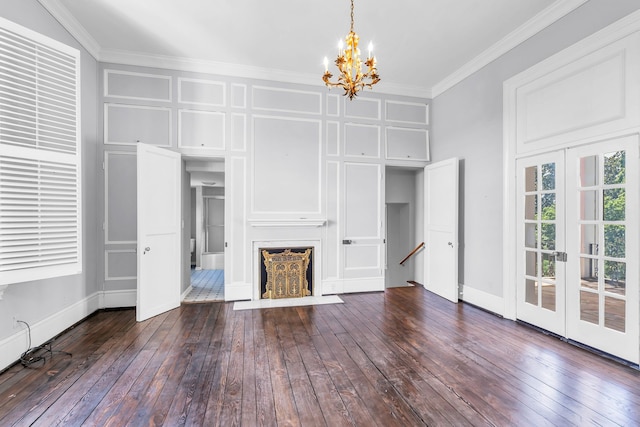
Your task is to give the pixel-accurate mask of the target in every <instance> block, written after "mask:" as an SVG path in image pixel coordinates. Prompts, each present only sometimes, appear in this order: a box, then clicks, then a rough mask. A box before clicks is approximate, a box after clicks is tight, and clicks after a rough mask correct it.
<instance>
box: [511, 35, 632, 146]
mask: <svg viewBox="0 0 640 427" xmlns="http://www.w3.org/2000/svg"><path fill="white" fill-rule="evenodd" d="M638 46H640V34H634V35H632V36H628V37H626V38H624V39H622V40H620V41H618V42H616V43H612V44H610V45H607V46H605V47H603V48H601V49H599V50H596V51H594V52H591V53H590V54H587V55H584V56H582V57H580V58H579V59H576V60H573V61H570V62H568V63H567V62H565V63H564V64H562V65H560V66H557V65H556V66H555V67H554V68H551V69H549V70H544V71H542V70H541V71H540V72H539V73H533V72H532V73H531V74H537V75H536V76H535V77H533V78H532V79H531V80H530V81H528V82H527V83H524V84H521V85H519V87H518V89H517V92H516V93H515V109H516V129H515V131H516V141H517V148H518V152H531V151H534V150H539V149H543V148H548V147H552V146H556V145H558V144H562V143H567V142H571V141H578V140H580V139H581V138H584V137H585V136H586V135H588V134H594V133H600V134H602V133H606V132H611V131H613V130H615V129H620V128H625V127H630V126H638V125H640V97H638V96H629V94H637V93H639V92H640V84H639V83H638V79H636V78H633V76H634V75H637V73H638V69H639V68H640V49H639V48H638ZM563 60H564V58H563ZM567 60H568V59H567ZM567 60H564V61H567ZM556 64H557V61H556Z"/></svg>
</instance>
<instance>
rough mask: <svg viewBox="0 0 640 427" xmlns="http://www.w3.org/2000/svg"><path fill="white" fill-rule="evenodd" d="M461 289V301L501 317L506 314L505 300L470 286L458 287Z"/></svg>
mask: <svg viewBox="0 0 640 427" xmlns="http://www.w3.org/2000/svg"><path fill="white" fill-rule="evenodd" d="M458 286H459V289H460V299H461V300H462V301H464V302H466V303H469V304H473V305H475V306H478V307H480V308H482V309H483V310H488V311H491V312H493V313H496V314H498V315H500V316H503V315H504V314H503V313H504V307H505V306H504V298H502V297H499V296H496V295H492V294H490V293H487V292H484V291H481V290H479V289H476V288H473V287H471V286H469V285H462V284H460V285H458Z"/></svg>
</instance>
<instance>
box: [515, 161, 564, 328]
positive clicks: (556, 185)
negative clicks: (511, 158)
mask: <svg viewBox="0 0 640 427" xmlns="http://www.w3.org/2000/svg"><path fill="white" fill-rule="evenodd" d="M516 185H517V188H518V192H517V200H518V205H517V215H518V229H517V232H516V239H517V246H516V247H517V248H518V252H517V262H516V271H517V277H518V282H517V289H516V294H517V316H518V319H520V320H523V321H525V322H527V323H531V324H533V325H536V326H539V327H541V328H543V329H546V330H548V331H551V332H554V333H556V334H558V335H561V336H564V335H565V279H564V278H565V265H566V264H565V262H563V261H562V259H563V255H560V256H556V254H558V253H560V254H561V253H563V252H564V250H565V249H564V245H565V243H564V242H565V239H564V230H565V223H564V218H565V216H564V206H565V202H564V151H563V150H558V151H554V152H552V153H546V154H542V155H539V156H532V157H527V158H524V159H520V160H518V162H517V173H516Z"/></svg>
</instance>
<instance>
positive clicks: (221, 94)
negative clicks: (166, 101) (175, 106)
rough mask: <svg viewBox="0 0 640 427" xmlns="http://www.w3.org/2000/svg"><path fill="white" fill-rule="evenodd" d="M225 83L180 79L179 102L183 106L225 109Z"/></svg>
mask: <svg viewBox="0 0 640 427" xmlns="http://www.w3.org/2000/svg"><path fill="white" fill-rule="evenodd" d="M226 88H227V85H226V84H225V83H224V82H218V81H215V80H204V79H188V78H184V77H180V78H178V102H181V103H183V104H194V105H203V106H210V107H224V106H225V105H226V104H227V96H226V92H227V90H226Z"/></svg>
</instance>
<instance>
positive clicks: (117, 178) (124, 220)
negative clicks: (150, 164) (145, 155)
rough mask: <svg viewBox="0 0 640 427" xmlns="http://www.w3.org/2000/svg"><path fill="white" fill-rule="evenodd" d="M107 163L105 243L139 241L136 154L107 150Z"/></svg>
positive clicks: (105, 172)
mask: <svg viewBox="0 0 640 427" xmlns="http://www.w3.org/2000/svg"><path fill="white" fill-rule="evenodd" d="M104 165H105V168H104V186H105V188H104V192H105V206H104V208H105V214H104V218H105V224H104V234H105V236H104V240H105V243H107V244H111V243H136V240H137V222H136V221H137V208H136V206H137V191H136V188H137V177H136V170H137V165H136V155H135V153H133V152H114V151H106V152H105V153H104Z"/></svg>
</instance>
